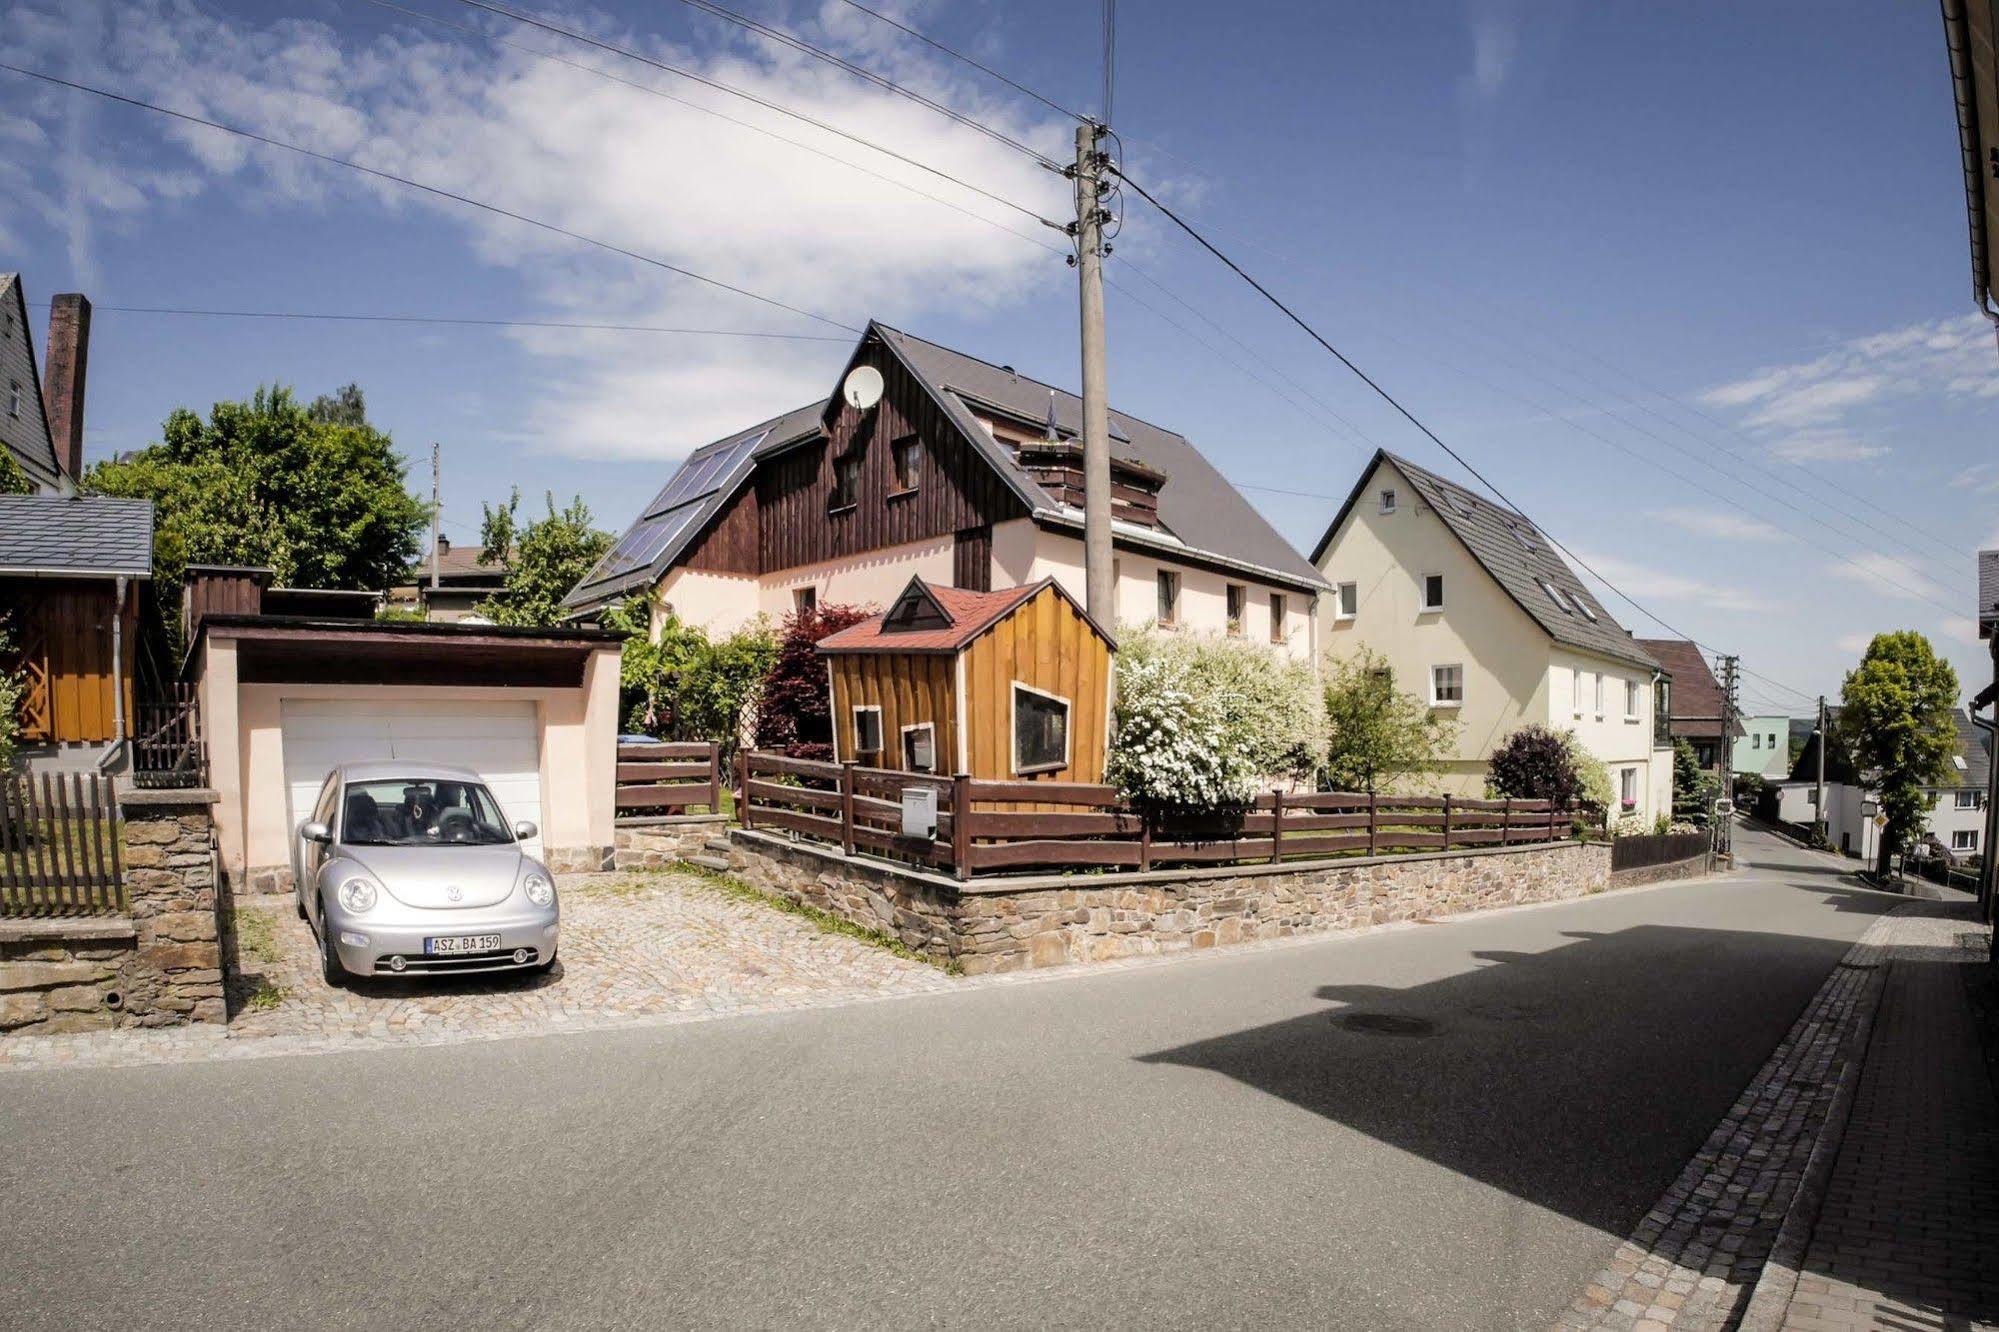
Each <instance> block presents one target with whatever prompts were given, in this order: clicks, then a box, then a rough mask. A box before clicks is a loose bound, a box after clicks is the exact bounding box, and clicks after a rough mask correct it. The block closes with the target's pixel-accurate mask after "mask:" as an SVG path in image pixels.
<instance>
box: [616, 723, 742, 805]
mask: <svg viewBox="0 0 1999 1332" xmlns="http://www.w3.org/2000/svg"><path fill="white" fill-rule="evenodd" d="M616 799H617V811H618V813H619V814H620V815H622V816H627V817H634V816H644V815H654V814H677V813H682V812H684V811H686V810H689V809H692V808H693V807H694V806H696V805H705V806H707V807H708V808H709V809H710V810H712V811H715V812H717V813H719V812H720V811H721V808H722V747H721V746H720V745H718V744H716V743H715V742H714V741H712V740H671V741H668V740H662V741H659V742H658V743H656V744H649V745H619V746H618V780H617V796H616Z"/></svg>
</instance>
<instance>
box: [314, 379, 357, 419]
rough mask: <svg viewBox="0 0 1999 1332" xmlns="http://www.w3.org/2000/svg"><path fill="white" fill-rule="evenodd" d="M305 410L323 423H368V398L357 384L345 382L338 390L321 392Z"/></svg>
mask: <svg viewBox="0 0 1999 1332" xmlns="http://www.w3.org/2000/svg"><path fill="white" fill-rule="evenodd" d="M305 411H306V415H308V416H310V417H311V418H312V419H313V420H315V421H318V422H320V423H321V424H323V425H341V426H365V425H367V424H368V399H367V397H366V396H365V395H364V394H363V393H362V392H361V386H360V385H359V384H346V385H343V386H342V387H341V388H340V389H339V391H338V392H335V393H322V394H320V395H319V396H318V397H316V398H314V399H313V400H312V402H311V404H310V405H309V406H307V407H306V409H305Z"/></svg>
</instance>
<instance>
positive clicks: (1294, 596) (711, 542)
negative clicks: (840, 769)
mask: <svg viewBox="0 0 1999 1332" xmlns="http://www.w3.org/2000/svg"><path fill="white" fill-rule="evenodd" d="M857 376H858V379H857V378H856V377H857ZM857 382H858V383H864V384H867V385H868V386H869V391H868V392H864V393H859V394H857V395H856V399H857V400H858V401H861V402H862V403H863V405H855V404H854V402H850V401H849V400H848V399H847V398H846V397H845V396H844V394H843V390H844V389H845V388H847V387H848V386H849V385H850V384H853V383H857ZM828 388H829V389H830V390H832V393H831V395H830V396H829V397H828V398H827V399H825V400H822V401H817V402H812V403H808V404H806V405H805V406H803V407H800V408H798V409H796V410H794V411H791V412H787V413H785V414H784V415H782V416H778V417H774V418H772V419H771V420H768V421H764V422H761V423H760V424H758V425H755V426H753V427H751V428H750V429H748V430H745V431H742V432H740V433H738V434H735V435H731V436H729V437H728V438H726V439H722V440H718V441H716V442H715V443H713V444H709V445H706V446H704V447H702V448H700V449H697V450H695V452H694V453H693V454H692V455H690V456H689V457H688V459H687V461H686V462H684V463H683V464H682V465H681V466H680V468H679V470H678V471H676V472H675V473H674V475H673V477H672V478H671V479H670V480H669V481H668V482H667V484H666V486H665V488H664V489H662V490H661V491H660V493H659V494H658V495H657V496H655V497H654V498H653V500H652V502H651V503H649V504H648V505H647V506H646V507H645V508H644V509H643V510H641V511H640V513H639V515H638V518H637V519H636V520H635V521H634V522H633V524H632V526H631V527H630V528H629V529H627V531H626V532H625V534H624V536H623V537H622V538H621V539H620V540H619V542H618V543H617V545H616V546H615V547H614V548H613V549H612V550H611V552H610V553H609V554H607V555H606V556H605V557H604V559H603V560H602V561H601V562H600V563H599V564H598V566H597V567H596V568H595V569H593V570H592V571H591V572H590V573H589V574H588V575H587V576H586V577H585V578H584V579H583V581H582V582H581V583H579V584H578V585H577V587H576V588H575V590H574V591H572V592H571V593H570V595H569V597H568V599H567V601H566V602H565V606H566V609H567V611H568V613H569V614H570V615H571V616H572V617H576V618H581V617H585V616H589V615H592V614H595V613H596V612H598V611H600V610H602V609H603V608H604V607H606V606H609V605H612V604H615V603H617V602H620V601H624V600H626V599H629V598H631V597H634V596H640V595H649V596H650V597H651V598H652V601H653V605H654V610H655V614H656V615H658V614H661V613H663V612H664V611H665V610H666V609H668V608H670V609H671V610H672V611H673V612H674V613H675V614H676V615H678V616H679V618H680V619H682V620H684V621H687V622H690V623H693V624H698V625H701V626H703V627H705V628H706V629H708V630H709V631H710V632H711V633H716V632H727V631H729V630H731V629H734V628H736V627H737V626H739V625H741V624H743V623H745V622H746V621H748V620H750V619H751V618H753V617H755V616H757V615H759V614H761V615H765V616H768V617H770V618H771V619H773V620H776V619H780V618H782V617H783V616H784V615H786V614H788V613H790V612H791V611H792V610H793V609H794V608H796V607H798V606H800V605H802V604H808V603H822V604H832V603H847V604H873V605H875V606H886V605H888V604H889V603H890V602H891V601H893V600H894V599H895V597H896V595H897V594H898V593H899V592H901V591H902V589H903V588H904V587H906V586H908V584H909V580H910V579H911V578H912V577H919V578H922V579H923V580H924V582H925V583H926V584H929V585H931V586H934V587H936V586H941V587H957V588H963V589H966V590H969V591H978V592H983V591H990V590H993V589H996V588H1004V587H1012V586H1019V585H1024V584H1028V583H1034V582H1038V581H1040V580H1041V579H1043V578H1054V579H1055V580H1056V581H1057V582H1059V583H1060V584H1061V585H1062V587H1063V589H1064V590H1065V591H1067V592H1068V593H1069V594H1070V595H1071V596H1073V597H1077V598H1080V597H1082V596H1083V595H1084V586H1083V543H1082V528H1083V512H1082V498H1083V493H1082V451H1081V447H1080V445H1079V444H1078V442H1077V434H1078V430H1079V428H1080V421H1081V415H1082V404H1081V401H1080V400H1079V399H1078V398H1076V397H1075V396H1074V395H1072V394H1069V393H1066V392H1063V391H1062V390H1060V389H1056V388H1051V387H1050V386H1049V385H1047V384H1044V383H1040V382H1038V381H1036V380H1033V379H1029V378H1027V377H1026V376H1024V375H1021V374H1018V373H1016V372H1015V371H1014V370H1013V369H1012V368H1011V367H1009V366H1003V365H994V364H992V363H991V362H988V361H982V360H979V359H977V358H975V357H971V356H967V355H964V354H963V353H961V352H956V351H952V350H951V349H949V348H947V347H940V346H938V345H937V344H935V343H931V342H925V341H923V340H922V339H920V338H915V337H911V336H910V335H908V334H906V333H902V332H898V331H897V330H895V329H892V328H888V327H886V326H884V325H881V324H874V323H871V324H870V325H869V326H868V328H867V331H866V332H865V333H864V334H863V335H862V337H861V340H860V342H859V344H858V345H857V346H856V347H855V348H854V350H853V353H852V354H851V355H850V356H849V357H848V359H847V362H846V365H845V367H844V368H843V370H842V371H841V373H840V375H839V376H838V378H836V379H835V380H834V381H833V382H831V383H829V384H828ZM1111 454H1112V461H1111V481H1112V491H1113V494H1112V514H1111V516H1112V521H1113V527H1114V531H1113V537H1112V543H1113V549H1114V562H1115V575H1116V578H1115V582H1116V588H1117V613H1116V616H1115V619H1116V621H1117V622H1118V623H1123V624H1142V623H1146V622H1150V621H1158V622H1160V623H1163V624H1167V625H1173V626H1179V627H1184V628H1187V629H1190V630H1194V631H1199V632H1205V633H1213V634H1230V635H1237V636H1241V637H1244V638H1247V639H1250V640H1252V641H1255V642H1261V643H1268V644H1270V645H1272V646H1273V647H1274V648H1275V649H1276V650H1278V651H1281V652H1285V653H1289V654H1291V655H1293V656H1296V657H1298V658H1300V659H1302V660H1310V659H1313V658H1314V657H1315V656H1316V651H1317V644H1316V642H1315V640H1314V636H1313V633H1314V624H1315V621H1314V616H1313V613H1312V612H1313V600H1314V598H1315V596H1316V595H1317V594H1318V593H1319V592H1320V591H1321V590H1322V589H1323V587H1324V584H1323V583H1322V582H1321V580H1320V578H1319V576H1318V574H1317V572H1316V571H1314V570H1313V568H1312V566H1311V565H1310V564H1309V563H1307V562H1306V561H1305V560H1304V559H1303V558H1301V557H1300V556H1299V554H1298V552H1297V551H1296V550H1294V549H1293V548H1292V547H1291V545H1290V544H1289V543H1288V542H1286V541H1285V540H1284V538H1283V537H1281V536H1279V535H1278V534H1277V532H1276V531H1275V530H1274V529H1272V528H1271V526H1270V524H1269V523H1267V522H1265V521H1264V519H1263V517H1262V515H1260V514H1259V513H1257V511H1256V510H1255V509H1254V508H1253V507H1252V506H1251V505H1250V504H1249V503H1248V502H1247V501H1246V500H1244V499H1243V497H1242V495H1241V494H1240V493H1239V492H1237V491H1236V489H1235V488H1234V487H1233V486H1231V485H1230V484H1229V483H1228V482H1227V481H1226V480H1225V479H1223V477H1222V475H1221V473H1220V472H1218V471H1217V470H1216V469H1215V467H1214V465H1213V464H1212V463H1210V462H1209V461H1208V460H1207V459H1206V458H1204V457H1202V456H1201V454H1200V452H1199V451H1198V450H1197V449H1195V448H1194V446H1193V445H1192V444H1190V443H1189V442H1188V441H1187V440H1186V439H1185V438H1184V437H1183V436H1181V435H1178V434H1175V433H1173V432H1172V431H1170V430H1164V429H1161V428H1159V427H1157V426H1153V425H1149V424H1147V423H1146V422H1144V421H1141V420H1139V419H1137V418H1136V417H1133V416H1128V415H1126V414H1124V413H1122V412H1113V413H1112V416H1111Z"/></svg>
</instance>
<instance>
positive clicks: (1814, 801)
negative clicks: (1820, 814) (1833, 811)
mask: <svg viewBox="0 0 1999 1332" xmlns="http://www.w3.org/2000/svg"><path fill="white" fill-rule="evenodd" d="M1805 803H1806V804H1807V805H1810V806H1812V807H1813V808H1817V807H1818V803H1819V789H1818V787H1816V786H1808V787H1806V788H1805Z"/></svg>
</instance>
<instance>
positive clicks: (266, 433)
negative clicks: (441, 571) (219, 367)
mask: <svg viewBox="0 0 1999 1332" xmlns="http://www.w3.org/2000/svg"><path fill="white" fill-rule="evenodd" d="M355 392H356V402H357V405H358V396H359V391H358V390H356V391H355ZM404 476H405V471H404V465H403V460H402V459H401V457H399V456H398V455H397V453H396V451H395V446H394V444H393V442H392V441H391V440H390V438H389V436H388V435H386V434H384V433H383V432H381V431H379V430H377V429H375V428H374V427H373V426H371V425H369V424H368V423H367V422H366V421H365V420H362V421H359V422H347V421H332V420H318V419H315V418H314V416H313V413H312V412H311V411H309V410H308V409H307V408H304V407H301V406H300V405H299V404H298V402H297V400H296V399H294V398H293V396H292V392H291V390H290V389H287V388H260V389H258V390H257V392H256V393H255V395H253V396H252V397H251V399H250V400H249V401H248V402H219V403H216V404H215V406H214V407H213V408H212V409H210V412H209V416H208V419H207V420H206V421H203V420H202V419H201V418H200V417H198V416H196V415H195V414H194V413H193V412H191V411H189V410H187V409H186V408H177V409H176V410H175V411H174V412H173V413H172V414H171V415H169V416H168V417H167V419H166V421H165V423H164V425H163V426H162V428H161V437H160V442H159V443H157V444H152V445H149V446H147V447H146V448H143V449H140V450H139V451H138V452H136V453H133V454H130V455H128V456H127V457H125V458H121V459H117V460H114V461H108V462H100V463H98V464H96V465H95V466H94V467H92V468H91V469H90V470H89V471H88V472H86V473H85V474H84V477H83V480H82V483H81V487H82V489H83V490H84V491H86V492H88V493H92V494H98V495H121V496H127V497H133V498H141V499H150V500H152V501H153V504H154V514H155V517H154V523H155V526H154V537H153V589H154V595H155V596H156V597H157V598H158V602H159V607H160V612H161V615H162V617H163V618H164V620H165V621H166V623H167V625H168V626H169V632H170V633H171V632H177V630H178V627H179V617H180V587H181V581H182V575H183V572H184V571H185V569H186V567H187V566H188V565H190V564H247V565H260V566H264V567H268V568H269V569H270V570H271V573H272V577H273V579H274V580H275V581H276V582H277V583H279V584H284V585H290V586H295V587H320V588H345V589H353V590H362V591H379V590H380V589H382V588H384V587H387V586H389V585H390V584H392V583H394V582H395V581H396V580H397V579H399V578H401V577H402V576H403V574H404V573H405V572H406V571H407V570H408V568H409V566H410V564H411V562H412V561H413V560H414V559H415V558H416V553H417V542H418V536H419V534H420V533H421V532H422V530H423V527H424V524H425V523H426V522H428V521H429V518H430V509H429V506H428V505H426V504H425V503H424V502H423V501H421V500H419V499H418V498H417V497H416V496H414V495H412V494H410V492H409V490H408V488H407V487H406V486H405V484H404Z"/></svg>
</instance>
